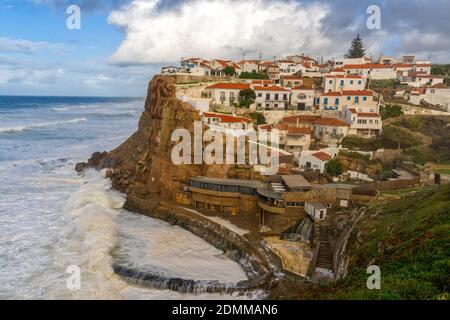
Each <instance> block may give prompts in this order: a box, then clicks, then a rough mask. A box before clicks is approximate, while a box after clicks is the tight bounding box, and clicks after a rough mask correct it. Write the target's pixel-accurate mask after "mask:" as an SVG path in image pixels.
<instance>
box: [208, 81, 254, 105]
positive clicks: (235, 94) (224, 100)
mask: <svg viewBox="0 0 450 320" xmlns="http://www.w3.org/2000/svg"><path fill="white" fill-rule="evenodd" d="M249 88H250V85H249V84H247V83H228V82H221V83H216V84H213V85H211V86H208V87H206V88H205V94H206V96H207V97H208V98H210V99H211V102H212V103H213V104H220V105H224V106H233V105H234V104H235V103H238V101H239V92H241V90H245V89H249Z"/></svg>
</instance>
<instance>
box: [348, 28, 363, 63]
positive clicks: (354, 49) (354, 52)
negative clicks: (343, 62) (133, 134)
mask: <svg viewBox="0 0 450 320" xmlns="http://www.w3.org/2000/svg"><path fill="white" fill-rule="evenodd" d="M365 55H366V50H365V49H364V43H363V41H362V39H361V38H360V37H359V34H358V35H357V36H356V38H355V39H353V41H352V46H351V47H350V49H349V50H348V52H347V54H346V55H345V57H346V58H362V57H364V56H365Z"/></svg>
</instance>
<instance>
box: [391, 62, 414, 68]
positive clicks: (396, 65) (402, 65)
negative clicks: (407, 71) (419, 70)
mask: <svg viewBox="0 0 450 320" xmlns="http://www.w3.org/2000/svg"><path fill="white" fill-rule="evenodd" d="M394 67H396V68H413V67H414V65H413V64H412V63H397V64H394Z"/></svg>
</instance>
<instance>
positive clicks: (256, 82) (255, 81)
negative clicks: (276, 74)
mask: <svg viewBox="0 0 450 320" xmlns="http://www.w3.org/2000/svg"><path fill="white" fill-rule="evenodd" d="M272 83H273V81H272V80H252V84H260V85H264V84H272Z"/></svg>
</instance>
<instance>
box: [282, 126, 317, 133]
mask: <svg viewBox="0 0 450 320" xmlns="http://www.w3.org/2000/svg"><path fill="white" fill-rule="evenodd" d="M311 131H312V130H311V128H305V127H302V128H288V133H292V134H311Z"/></svg>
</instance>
